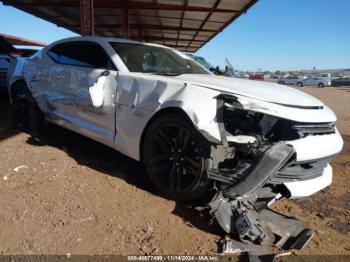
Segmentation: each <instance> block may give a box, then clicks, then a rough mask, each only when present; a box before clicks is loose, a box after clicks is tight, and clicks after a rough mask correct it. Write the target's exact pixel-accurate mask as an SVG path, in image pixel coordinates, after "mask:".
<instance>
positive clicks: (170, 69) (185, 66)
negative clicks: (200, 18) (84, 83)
mask: <svg viewBox="0 0 350 262" xmlns="http://www.w3.org/2000/svg"><path fill="white" fill-rule="evenodd" d="M110 44H111V45H112V47H113V48H114V50H115V51H116V52H117V53H118V55H119V56H120V58H121V59H122V60H123V62H124V64H125V65H126V67H127V68H128V69H129V71H130V72H142V73H154V74H162V75H181V74H208V72H207V71H206V70H205V69H204V68H202V67H201V66H200V65H198V64H197V63H195V62H194V61H193V60H192V59H188V58H184V57H182V56H180V55H179V54H177V53H176V52H174V51H173V50H171V49H169V48H164V47H158V46H151V45H143V44H134V43H119V42H111V43H110Z"/></svg>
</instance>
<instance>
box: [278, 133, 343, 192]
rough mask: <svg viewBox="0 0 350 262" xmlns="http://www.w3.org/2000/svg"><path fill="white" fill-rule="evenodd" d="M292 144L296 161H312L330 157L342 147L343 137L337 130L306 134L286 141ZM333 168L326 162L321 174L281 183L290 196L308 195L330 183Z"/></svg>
mask: <svg viewBox="0 0 350 262" xmlns="http://www.w3.org/2000/svg"><path fill="white" fill-rule="evenodd" d="M287 144H288V145H291V146H293V148H294V150H295V152H296V161H297V162H303V161H312V160H319V159H324V158H329V157H332V156H333V155H335V154H337V153H339V152H340V151H341V150H342V148H343V144H344V142H343V139H342V137H341V135H340V134H339V132H338V130H336V132H335V133H334V134H330V135H319V136H308V137H306V138H302V139H298V140H295V141H289V142H287ZM332 177H333V169H332V166H331V165H330V164H328V165H327V166H326V167H325V168H324V170H323V172H322V175H321V176H319V177H316V178H313V179H309V180H303V181H291V182H285V183H283V184H284V186H285V187H286V188H287V189H288V191H289V195H290V198H303V197H308V196H310V195H312V194H314V193H317V192H318V191H320V190H322V189H324V188H325V187H327V186H329V185H330V184H331V183H332Z"/></svg>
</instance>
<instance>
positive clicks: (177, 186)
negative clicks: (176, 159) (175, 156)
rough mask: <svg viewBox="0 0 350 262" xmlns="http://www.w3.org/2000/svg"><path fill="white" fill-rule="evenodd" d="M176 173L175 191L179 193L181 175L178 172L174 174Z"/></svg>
mask: <svg viewBox="0 0 350 262" xmlns="http://www.w3.org/2000/svg"><path fill="white" fill-rule="evenodd" d="M178 171H179V170H178ZM176 173H177V179H176V190H177V191H180V189H181V175H180V174H179V172H176Z"/></svg>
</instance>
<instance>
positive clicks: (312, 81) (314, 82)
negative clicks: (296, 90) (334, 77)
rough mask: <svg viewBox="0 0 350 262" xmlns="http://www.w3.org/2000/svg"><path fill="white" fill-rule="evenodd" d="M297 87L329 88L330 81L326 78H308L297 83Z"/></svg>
mask: <svg viewBox="0 0 350 262" xmlns="http://www.w3.org/2000/svg"><path fill="white" fill-rule="evenodd" d="M297 85H298V86H300V87H301V86H318V87H321V88H322V87H326V86H331V85H332V81H331V79H330V78H327V77H308V78H306V79H303V80H301V81H298V82H297Z"/></svg>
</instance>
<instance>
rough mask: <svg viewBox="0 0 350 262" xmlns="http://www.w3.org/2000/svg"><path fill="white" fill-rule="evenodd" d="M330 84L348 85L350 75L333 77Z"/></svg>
mask: <svg viewBox="0 0 350 262" xmlns="http://www.w3.org/2000/svg"><path fill="white" fill-rule="evenodd" d="M331 82H332V86H350V77H340V78H336V79H333V80H332V81H331Z"/></svg>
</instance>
